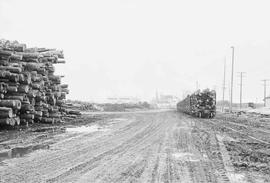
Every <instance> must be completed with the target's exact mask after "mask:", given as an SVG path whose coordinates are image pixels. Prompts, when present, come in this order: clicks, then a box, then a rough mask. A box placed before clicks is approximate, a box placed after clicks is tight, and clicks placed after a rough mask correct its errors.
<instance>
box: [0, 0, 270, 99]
mask: <svg viewBox="0 0 270 183" xmlns="http://www.w3.org/2000/svg"><path fill="white" fill-rule="evenodd" d="M269 22H270V11H269V1H261V0H254V1H251V0H224V1H221V0H203V1H202V0H186V1H184V0H182V1H181V0H175V1H165V0H164V1H159V0H153V1H147V0H136V1H129V0H113V1H111V0H95V1H94V0H92V1H91V0H0V25H1V28H0V38H5V39H10V40H18V41H19V42H23V43H26V44H27V45H29V46H39V47H49V48H59V49H63V50H64V54H65V59H66V61H67V63H66V64H65V65H60V66H58V67H57V72H58V73H61V74H64V75H65V78H64V79H63V81H64V82H65V83H68V84H69V86H70V91H71V92H70V94H69V95H68V98H70V99H81V100H98V99H102V98H105V97H111V96H137V97H141V98H144V99H151V98H152V97H154V95H155V91H156V90H158V91H159V92H160V93H164V94H165V93H166V94H175V95H178V96H180V97H181V96H182V93H183V92H185V91H194V90H195V89H196V81H198V82H199V86H200V88H206V87H209V88H216V89H217V94H218V98H221V95H222V90H221V87H222V80H223V63H224V59H225V58H226V60H227V73H226V74H227V77H226V85H227V86H229V82H230V72H231V70H230V68H231V49H230V47H231V46H232V45H233V46H235V76H236V77H235V80H234V84H235V85H234V93H233V95H234V101H235V102H238V101H239V86H238V84H239V77H237V72H239V71H243V72H246V77H245V78H244V79H243V83H244V86H243V100H244V101H254V102H255V101H256V100H257V101H258V102H262V98H263V86H262V81H261V80H262V79H265V78H266V79H270V26H269V25H270V24H269ZM269 83H270V82H269ZM268 91H269V92H270V86H269V90H268ZM269 92H268V93H269ZM226 98H227V99H228V98H229V89H228V87H227V90H226Z"/></svg>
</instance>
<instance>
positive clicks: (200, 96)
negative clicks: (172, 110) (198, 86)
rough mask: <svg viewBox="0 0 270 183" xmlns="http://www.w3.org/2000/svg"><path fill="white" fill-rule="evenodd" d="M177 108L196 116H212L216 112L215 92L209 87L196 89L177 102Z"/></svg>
mask: <svg viewBox="0 0 270 183" xmlns="http://www.w3.org/2000/svg"><path fill="white" fill-rule="evenodd" d="M177 110H178V111H180V112H184V113H187V114H191V115H195V116H197V117H214V116H215V113H216V92H215V91H214V90H212V91H210V90H209V89H206V90H203V91H200V90H198V91H196V92H195V93H193V94H191V95H188V96H187V97H186V98H185V99H184V100H182V101H181V102H179V103H177Z"/></svg>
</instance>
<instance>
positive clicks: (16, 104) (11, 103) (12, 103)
mask: <svg viewBox="0 0 270 183" xmlns="http://www.w3.org/2000/svg"><path fill="white" fill-rule="evenodd" d="M21 106H22V104H21V101H19V100H0V107H8V108H12V109H17V110H18V109H21Z"/></svg>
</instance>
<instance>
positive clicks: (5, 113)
mask: <svg viewBox="0 0 270 183" xmlns="http://www.w3.org/2000/svg"><path fill="white" fill-rule="evenodd" d="M12 117H13V112H12V109H11V108H8V107H0V118H12Z"/></svg>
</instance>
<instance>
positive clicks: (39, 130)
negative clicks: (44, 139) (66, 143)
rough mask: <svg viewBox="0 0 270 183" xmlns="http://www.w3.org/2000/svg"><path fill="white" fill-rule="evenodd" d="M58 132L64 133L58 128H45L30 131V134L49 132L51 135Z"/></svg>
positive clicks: (62, 129)
mask: <svg viewBox="0 0 270 183" xmlns="http://www.w3.org/2000/svg"><path fill="white" fill-rule="evenodd" d="M58 131H65V128H63V127H62V128H58V127H53V128H51V127H47V128H38V129H35V130H32V132H40V133H42V132H51V133H54V132H58Z"/></svg>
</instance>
